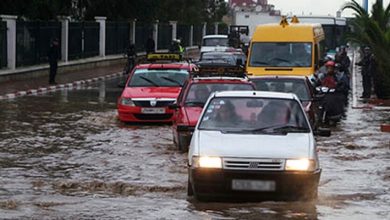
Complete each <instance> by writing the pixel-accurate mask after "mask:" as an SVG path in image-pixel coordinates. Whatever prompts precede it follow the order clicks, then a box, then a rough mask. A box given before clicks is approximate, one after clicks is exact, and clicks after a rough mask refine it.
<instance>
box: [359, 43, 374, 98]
mask: <svg viewBox="0 0 390 220" xmlns="http://www.w3.org/2000/svg"><path fill="white" fill-rule="evenodd" d="M371 61H372V53H371V49H370V48H369V47H365V48H364V52H363V59H362V60H361V61H360V62H358V63H356V65H358V66H361V67H362V71H361V73H362V78H363V94H362V96H361V97H360V98H370V97H371V86H372V83H371V81H372V74H371V70H370V66H371Z"/></svg>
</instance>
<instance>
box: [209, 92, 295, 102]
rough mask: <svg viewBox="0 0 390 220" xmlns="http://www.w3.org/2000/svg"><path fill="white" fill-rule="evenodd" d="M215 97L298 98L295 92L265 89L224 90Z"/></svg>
mask: <svg viewBox="0 0 390 220" xmlns="http://www.w3.org/2000/svg"><path fill="white" fill-rule="evenodd" d="M215 97H241V98H251V97H256V98H271V99H290V100H298V98H297V96H296V95H295V94H293V93H282V92H263V91H223V92H216V93H215Z"/></svg>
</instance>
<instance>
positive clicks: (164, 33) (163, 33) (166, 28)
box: [157, 24, 172, 50]
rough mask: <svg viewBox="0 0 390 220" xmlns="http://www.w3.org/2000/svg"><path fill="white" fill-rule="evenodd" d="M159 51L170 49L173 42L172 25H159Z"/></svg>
mask: <svg viewBox="0 0 390 220" xmlns="http://www.w3.org/2000/svg"><path fill="white" fill-rule="evenodd" d="M157 39H158V41H157V49H159V50H161V49H169V47H170V45H171V41H172V26H171V25H170V24H158V37H157Z"/></svg>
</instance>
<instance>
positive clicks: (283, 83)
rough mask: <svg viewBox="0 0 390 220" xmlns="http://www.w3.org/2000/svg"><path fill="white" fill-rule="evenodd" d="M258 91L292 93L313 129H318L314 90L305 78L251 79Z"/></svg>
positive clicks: (264, 77)
mask: <svg viewBox="0 0 390 220" xmlns="http://www.w3.org/2000/svg"><path fill="white" fill-rule="evenodd" d="M251 81H252V82H253V83H254V84H255V85H256V90H258V91H272V92H285V93H294V94H295V95H296V96H297V97H298V98H299V99H300V100H301V102H302V105H303V107H304V109H305V112H306V114H307V116H308V118H309V121H310V124H311V126H312V128H313V129H316V128H317V127H318V120H317V113H318V103H317V102H316V101H315V88H314V87H313V86H312V84H311V82H310V80H309V78H308V77H305V76H261V77H251Z"/></svg>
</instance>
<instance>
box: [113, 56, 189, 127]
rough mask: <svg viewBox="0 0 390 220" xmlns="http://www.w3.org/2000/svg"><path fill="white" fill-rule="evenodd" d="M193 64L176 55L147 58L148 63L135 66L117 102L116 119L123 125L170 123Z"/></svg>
mask: <svg viewBox="0 0 390 220" xmlns="http://www.w3.org/2000/svg"><path fill="white" fill-rule="evenodd" d="M193 68H195V65H194V64H191V63H188V62H183V61H180V57H179V55H177V56H175V55H174V54H173V55H172V54H150V55H149V63H147V64H139V65H137V66H136V67H135V68H134V69H133V71H132V72H131V73H130V74H129V77H128V79H127V82H126V86H125V88H124V90H123V92H122V95H121V96H120V98H119V99H118V104H117V108H118V116H119V120H121V121H123V122H172V120H173V113H174V111H173V110H171V109H169V108H168V106H169V105H171V104H173V103H174V102H175V101H176V99H177V96H178V95H179V93H180V90H181V87H182V86H183V85H184V83H185V81H186V80H187V79H188V78H189V76H190V72H191V71H192V69H193Z"/></svg>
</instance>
